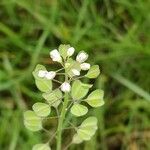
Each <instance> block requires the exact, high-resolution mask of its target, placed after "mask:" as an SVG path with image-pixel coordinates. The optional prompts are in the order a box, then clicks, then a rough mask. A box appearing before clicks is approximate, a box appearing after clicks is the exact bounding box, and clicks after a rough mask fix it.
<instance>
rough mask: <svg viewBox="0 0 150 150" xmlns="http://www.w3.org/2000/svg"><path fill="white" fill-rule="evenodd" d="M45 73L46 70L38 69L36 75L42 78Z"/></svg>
mask: <svg viewBox="0 0 150 150" xmlns="http://www.w3.org/2000/svg"><path fill="white" fill-rule="evenodd" d="M46 73H47V71H46V70H39V72H38V76H39V77H40V78H44V77H45V75H46Z"/></svg>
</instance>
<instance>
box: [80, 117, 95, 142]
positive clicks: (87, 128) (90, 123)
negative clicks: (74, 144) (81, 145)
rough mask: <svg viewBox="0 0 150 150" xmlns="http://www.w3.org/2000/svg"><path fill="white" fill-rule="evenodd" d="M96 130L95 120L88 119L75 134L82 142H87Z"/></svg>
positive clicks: (93, 118)
mask: <svg viewBox="0 0 150 150" xmlns="http://www.w3.org/2000/svg"><path fill="white" fill-rule="evenodd" d="M96 130H97V118H96V117H88V118H87V119H85V120H84V121H83V122H82V124H81V125H80V126H79V127H78V129H77V134H78V136H79V137H80V138H81V139H82V140H85V141H88V140H90V139H91V137H92V136H93V135H94V134H95V132H96Z"/></svg>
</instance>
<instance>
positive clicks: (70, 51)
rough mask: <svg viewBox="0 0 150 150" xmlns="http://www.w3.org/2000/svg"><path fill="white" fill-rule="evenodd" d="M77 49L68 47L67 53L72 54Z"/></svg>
mask: <svg viewBox="0 0 150 150" xmlns="http://www.w3.org/2000/svg"><path fill="white" fill-rule="evenodd" d="M74 51H75V49H74V48H73V47H70V48H68V51H67V55H68V56H72V55H73V54H74Z"/></svg>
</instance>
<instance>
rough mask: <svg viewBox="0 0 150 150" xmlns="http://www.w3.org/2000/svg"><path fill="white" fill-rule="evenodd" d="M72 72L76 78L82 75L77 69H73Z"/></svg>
mask: <svg viewBox="0 0 150 150" xmlns="http://www.w3.org/2000/svg"><path fill="white" fill-rule="evenodd" d="M71 71H72V73H73V74H74V75H75V76H79V75H80V71H78V70H77V69H72V70H71Z"/></svg>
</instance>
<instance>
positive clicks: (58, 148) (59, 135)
mask: <svg viewBox="0 0 150 150" xmlns="http://www.w3.org/2000/svg"><path fill="white" fill-rule="evenodd" d="M67 105H68V93H65V98H64V103H63V108H62V111H61V114H60V118H59V123H58V129H57V135H58V137H57V150H61V139H62V129H63V121H64V119H65V115H66V112H67V110H66V108H67Z"/></svg>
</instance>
